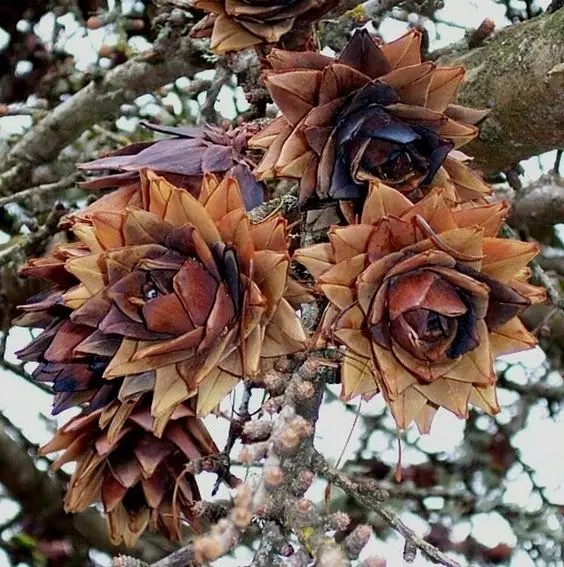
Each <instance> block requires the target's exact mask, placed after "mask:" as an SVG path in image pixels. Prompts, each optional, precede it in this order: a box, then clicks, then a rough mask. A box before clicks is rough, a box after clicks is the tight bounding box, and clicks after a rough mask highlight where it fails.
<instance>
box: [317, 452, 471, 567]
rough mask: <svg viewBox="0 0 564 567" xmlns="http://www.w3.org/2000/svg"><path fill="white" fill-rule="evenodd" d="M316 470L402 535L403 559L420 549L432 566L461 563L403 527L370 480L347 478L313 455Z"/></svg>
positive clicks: (321, 458) (319, 457)
mask: <svg viewBox="0 0 564 567" xmlns="http://www.w3.org/2000/svg"><path fill="white" fill-rule="evenodd" d="M315 470H316V472H318V473H319V474H320V475H321V476H323V477H324V478H325V479H327V480H328V481H329V482H330V483H331V484H334V485H335V486H338V487H339V488H340V489H341V490H343V492H345V493H346V494H348V495H349V496H352V497H353V498H354V499H355V500H356V501H357V502H358V503H359V504H361V505H362V506H364V507H365V508H366V509H367V510H370V511H372V512H375V513H376V514H378V516H380V517H381V518H382V519H383V520H384V521H385V522H386V524H388V526H390V527H391V528H392V529H394V530H395V531H397V532H398V533H399V534H401V535H402V536H403V537H404V538H405V540H406V547H405V550H404V557H405V559H406V561H407V557H406V556H407V555H408V554H409V556H410V558H411V560H413V558H414V556H413V550H420V551H421V552H422V553H423V554H424V555H425V556H426V557H427V558H428V559H430V560H431V561H433V562H434V563H439V564H440V565H444V566H445V567H460V564H459V563H458V562H457V561H455V560H454V559H451V558H450V557H449V556H448V555H446V554H445V553H443V552H442V551H440V550H439V549H437V548H436V547H435V546H434V545H431V544H430V543H429V542H428V541H425V540H424V539H423V538H421V537H419V536H418V535H417V534H416V533H415V532H414V531H413V530H412V529H411V528H410V527H408V526H407V525H405V524H404V523H403V521H402V520H401V518H400V517H399V516H398V515H397V514H395V513H394V512H392V511H391V510H389V509H388V508H386V507H385V506H383V504H382V500H383V499H385V498H386V497H387V493H386V492H385V491H383V490H381V489H380V488H378V486H377V484H376V483H375V482H372V481H364V482H363V481H355V480H353V479H351V478H350V477H349V476H348V475H346V474H344V473H342V472H340V471H337V470H335V469H332V468H331V467H330V466H329V464H328V463H327V461H326V460H325V458H324V457H323V456H322V455H321V454H319V453H318V454H317V455H316V459H315Z"/></svg>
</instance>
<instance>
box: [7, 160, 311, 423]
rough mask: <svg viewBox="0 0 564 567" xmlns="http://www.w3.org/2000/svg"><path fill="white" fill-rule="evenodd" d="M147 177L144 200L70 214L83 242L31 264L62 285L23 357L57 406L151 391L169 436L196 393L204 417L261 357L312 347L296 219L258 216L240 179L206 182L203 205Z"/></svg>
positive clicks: (45, 303)
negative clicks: (302, 316)
mask: <svg viewBox="0 0 564 567" xmlns="http://www.w3.org/2000/svg"><path fill="white" fill-rule="evenodd" d="M141 185H142V190H141V194H140V195H136V196H135V199H134V200H135V201H136V202H137V203H138V204H140V208H134V207H131V206H128V207H127V208H124V207H122V206H121V205H120V204H119V200H116V199H114V201H113V202H112V204H113V205H115V208H114V209H112V210H107V209H103V208H102V207H101V206H100V205H99V202H97V203H94V206H93V208H92V209H90V210H89V209H87V210H86V211H83V212H82V213H81V214H80V215H79V216H78V217H76V218H75V219H74V220H72V221H71V224H72V230H73V232H74V234H75V235H76V236H77V238H78V239H79V242H78V243H73V244H69V245H64V246H61V247H59V248H58V249H57V250H56V251H55V252H54V254H53V255H52V256H50V257H47V258H42V259H38V260H31V261H30V262H29V264H28V265H27V266H26V267H24V268H23V269H22V270H21V272H22V274H23V275H26V276H35V277H42V278H46V279H48V280H50V281H52V282H53V283H55V284H56V287H55V288H54V289H53V290H52V291H50V292H47V293H46V294H42V295H41V296H40V297H38V298H36V299H33V298H32V300H31V301H30V302H29V303H28V304H26V305H25V306H23V310H24V311H25V312H26V313H24V315H23V316H22V317H21V318H20V319H19V320H18V321H16V324H19V325H23V326H30V327H42V328H44V329H45V331H44V332H43V333H42V334H40V335H39V336H38V337H37V338H36V339H35V340H34V341H33V342H32V343H31V344H30V345H29V346H28V347H27V348H26V349H24V350H23V351H21V352H20V356H21V357H22V358H23V359H24V360H32V361H35V362H39V366H38V368H37V370H36V371H35V375H36V377H37V378H38V379H40V380H44V381H52V382H53V384H54V389H55V391H56V392H57V396H58V398H57V400H56V402H57V406H56V409H64V408H65V407H68V406H70V405H73V404H75V403H84V402H89V403H90V404H94V406H93V408H91V409H94V408H98V407H100V406H103V405H105V404H106V403H108V400H111V399H113V398H115V397H116V396H117V397H118V398H119V399H120V400H121V401H122V402H127V401H128V400H130V399H132V398H134V397H136V396H138V395H139V394H140V393H143V392H152V405H151V414H152V416H153V417H154V418H155V422H154V428H155V432H156V433H157V434H159V433H160V432H162V431H163V429H164V427H165V426H166V424H167V421H168V419H169V418H170V416H171V415H172V414H173V412H174V411H175V409H176V408H177V407H178V406H179V405H180V404H182V403H183V402H184V401H185V400H187V399H188V398H191V397H194V396H196V395H197V403H196V411H197V413H198V415H203V414H206V413H208V412H210V411H211V410H212V409H213V408H214V407H215V406H216V405H217V404H218V403H219V402H220V401H221V400H222V399H223V397H224V396H226V395H227V394H228V393H229V392H230V391H231V389H232V388H233V387H234V386H235V384H236V383H237V381H238V380H239V379H241V378H243V377H253V376H256V375H258V373H259V367H260V364H261V360H262V359H265V358H269V357H276V356H280V355H285V354H290V353H293V352H296V351H298V350H301V349H302V348H303V346H304V342H305V339H306V337H305V333H304V331H303V329H302V327H301V324H300V320H299V317H298V315H297V314H296V311H295V310H294V308H293V307H292V306H291V304H290V303H289V300H291V301H293V302H294V301H295V302H296V303H297V302H299V301H302V300H303V299H305V298H306V295H305V294H304V292H303V290H302V289H301V287H300V286H299V285H298V284H297V283H296V282H294V281H293V280H291V279H289V277H288V269H289V262H290V260H289V255H288V241H287V233H286V222H285V221H284V219H283V218H282V217H281V216H279V215H272V216H270V217H268V218H267V219H265V220H264V221H262V222H259V223H256V224H251V223H250V221H249V219H248V217H247V214H246V211H245V207H244V204H243V201H242V197H241V193H240V191H239V187H238V183H237V181H236V180H235V179H234V178H232V177H226V178H225V179H224V180H223V181H221V182H220V181H219V180H218V179H217V178H215V177H214V176H211V175H207V176H205V178H204V181H203V183H202V188H201V191H200V195H199V197H198V198H197V199H196V198H195V197H193V196H192V195H190V194H189V193H188V192H187V191H185V190H184V189H180V188H177V187H175V186H173V185H171V184H170V183H169V182H167V181H166V180H165V179H164V178H162V177H159V176H157V175H156V174H154V173H152V172H150V171H147V172H146V173H142V174H141ZM108 197H111V195H109V196H108ZM130 197H131V196H130ZM130 201H131V198H130V199H129V201H127V202H126V203H125V204H126V205H127V203H128V202H130ZM122 205H123V203H122ZM116 390H117V391H116Z"/></svg>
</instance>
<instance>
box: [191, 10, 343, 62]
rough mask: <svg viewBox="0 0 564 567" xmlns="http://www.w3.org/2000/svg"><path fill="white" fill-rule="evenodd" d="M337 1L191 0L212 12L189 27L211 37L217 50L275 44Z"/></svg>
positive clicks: (197, 32)
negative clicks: (296, 26) (295, 27)
mask: <svg viewBox="0 0 564 567" xmlns="http://www.w3.org/2000/svg"><path fill="white" fill-rule="evenodd" d="M337 1H338V0H192V5H193V6H194V8H198V9H199V10H205V11H207V12H211V13H210V15H208V16H207V17H205V18H204V19H203V20H202V21H200V22H198V24H196V26H195V27H194V28H193V29H192V35H194V36H196V37H209V36H211V49H212V50H213V51H215V52H216V53H222V52H225V51H240V50H241V49H245V48H246V47H252V46H254V45H259V44H263V43H276V42H277V41H279V40H280V39H281V38H282V37H283V36H284V35H285V34H287V33H288V32H290V31H291V30H292V29H293V28H294V26H295V25H297V24H303V23H304V22H312V21H315V20H316V19H318V18H320V17H321V16H322V15H323V14H324V13H325V12H327V11H328V10H329V9H330V8H332V7H333V6H335V5H336V4H337Z"/></svg>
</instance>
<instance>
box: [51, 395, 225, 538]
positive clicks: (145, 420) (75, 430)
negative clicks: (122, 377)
mask: <svg viewBox="0 0 564 567" xmlns="http://www.w3.org/2000/svg"><path fill="white" fill-rule="evenodd" d="M195 415H196V414H195V410H194V407H193V404H191V403H187V404H182V405H179V406H178V407H177V408H176V410H175V411H174V413H173V414H172V416H171V419H170V421H169V422H168V424H167V426H166V427H165V429H164V431H163V432H162V435H161V436H160V437H156V436H155V435H154V433H153V432H152V425H153V423H152V422H153V418H152V417H151V412H150V401H149V400H148V399H147V396H144V397H141V398H140V399H139V400H138V401H135V402H128V403H125V404H122V403H120V402H119V401H117V400H116V401H114V402H112V403H110V404H109V405H108V406H106V407H105V408H103V409H99V410H96V411H93V412H90V413H83V414H81V415H79V416H77V417H74V418H73V419H71V420H70V421H69V422H68V423H67V424H65V425H63V426H62V427H61V428H60V429H59V430H58V431H57V432H56V434H55V436H54V438H53V439H52V440H51V441H50V442H49V443H48V444H47V445H45V446H44V447H42V449H41V453H42V454H48V453H52V452H54V451H63V452H62V454H61V456H60V457H59V458H58V459H57V460H56V461H55V463H54V464H53V468H55V469H57V468H59V467H61V466H62V465H64V464H65V463H68V462H71V461H75V462H76V468H75V470H74V472H73V474H72V476H71V478H70V481H69V486H68V488H67V493H66V496H65V501H64V506H65V511H67V512H80V511H82V510H84V509H85V508H87V507H88V506H90V505H91V504H93V503H95V502H102V504H103V506H104V512H105V514H106V519H107V523H108V529H109V533H110V537H111V541H112V543H114V544H115V545H118V544H120V543H121V542H122V541H123V542H124V543H125V544H126V545H128V546H133V545H134V544H135V542H136V541H137V538H139V536H140V535H141V534H142V533H143V532H144V531H145V529H147V527H149V528H150V529H152V530H154V531H159V532H160V533H162V534H163V535H164V536H166V537H168V538H169V539H179V538H180V528H181V524H182V523H190V524H191V525H193V526H194V527H196V528H197V524H198V522H197V518H196V517H195V516H194V514H193V513H192V509H191V508H192V505H193V503H194V502H195V501H197V500H199V499H200V494H199V491H198V487H197V485H196V481H195V478H194V476H193V475H192V474H191V473H189V472H187V471H186V465H187V464H188V463H190V461H192V460H196V459H200V458H201V457H205V456H207V455H210V454H212V453H217V452H218V449H217V447H216V446H215V444H214V442H213V441H212V439H211V438H210V436H209V434H208V432H207V431H206V429H205V427H204V426H203V424H202V422H201V421H200V420H199V419H198V418H197V417H196V416H195Z"/></svg>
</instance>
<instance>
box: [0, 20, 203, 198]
mask: <svg viewBox="0 0 564 567" xmlns="http://www.w3.org/2000/svg"><path fill="white" fill-rule="evenodd" d="M173 16H174V18H175V19H174V21H173ZM178 20H180V21H178ZM171 22H172V23H171ZM185 28H186V25H185V18H184V16H183V15H182V12H180V11H175V12H172V13H171V16H170V19H169V21H167V23H165V25H164V26H163V29H162V30H161V33H160V36H159V39H158V40H157V41H156V42H155V44H154V47H153V50H152V51H151V52H150V53H149V54H143V55H141V56H139V57H135V58H133V59H130V60H129V61H127V62H125V63H123V64H122V65H119V66H118V67H116V68H115V69H112V70H111V71H108V72H107V73H106V74H105V75H104V76H102V77H100V78H95V79H93V80H92V81H91V82H90V83H89V84H88V85H87V86H86V87H84V88H83V89H81V90H80V91H78V92H77V93H76V94H75V95H73V96H71V97H70V98H69V99H67V100H65V101H64V102H63V103H61V104H60V105H59V106H58V107H57V108H55V109H54V110H53V111H52V112H50V113H49V114H48V115H47V116H46V117H45V118H44V119H43V120H41V121H40V122H38V123H37V124H36V125H35V126H34V127H33V128H32V129H31V130H29V131H28V132H27V133H26V134H25V135H24V136H22V138H21V139H20V140H19V141H18V142H17V143H16V144H15V145H14V146H13V147H12V148H11V149H10V150H9V151H8V152H7V154H6V155H5V156H2V157H3V159H2V161H3V163H4V166H3V168H2V169H3V170H4V172H5V173H3V174H2V175H0V195H8V194H10V193H13V192H15V191H17V190H18V189H20V188H22V187H25V186H26V185H29V184H30V179H31V173H32V170H33V168H34V167H35V166H37V165H39V164H41V163H46V162H49V161H52V160H54V159H55V158H56V157H57V156H58V155H59V152H60V151H61V150H62V149H63V148H64V147H66V146H67V145H69V144H70V143H72V142H73V141H74V140H76V138H78V136H79V135H80V134H81V133H82V132H84V131H85V130H86V129H88V128H90V127H91V126H93V125H94V124H96V123H98V122H100V121H102V120H104V119H108V118H111V117H112V116H116V115H117V114H118V113H119V109H120V107H121V105H123V104H125V103H128V102H131V101H133V100H135V99H136V98H137V97H138V96H140V95H141V94H144V93H147V92H150V91H152V90H155V89H157V88H158V87H161V86H162V85H165V84H167V83H170V82H171V81H174V80H175V79H177V78H178V77H181V76H183V75H194V74H195V73H197V72H198V71H202V70H204V69H206V68H208V65H209V64H208V63H207V62H206V61H204V59H203V57H202V55H201V54H200V53H199V52H198V51H197V49H196V48H195V47H194V44H193V43H192V41H191V40H189V39H188V38H187V37H186V36H187V34H186V29H185Z"/></svg>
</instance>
